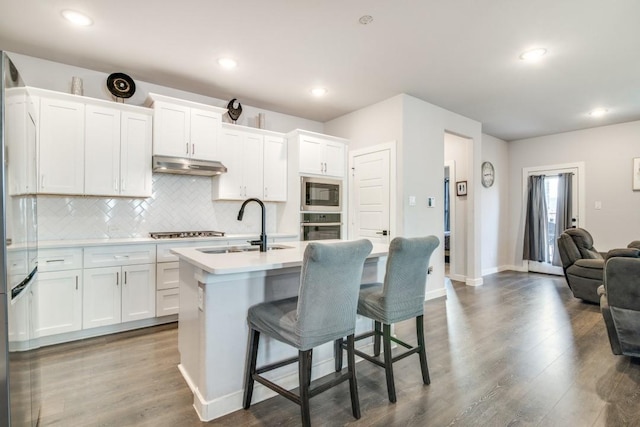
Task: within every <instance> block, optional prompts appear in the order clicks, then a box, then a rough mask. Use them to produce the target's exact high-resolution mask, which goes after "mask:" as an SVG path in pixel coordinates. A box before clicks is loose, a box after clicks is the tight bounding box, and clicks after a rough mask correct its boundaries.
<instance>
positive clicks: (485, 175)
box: [482, 162, 496, 188]
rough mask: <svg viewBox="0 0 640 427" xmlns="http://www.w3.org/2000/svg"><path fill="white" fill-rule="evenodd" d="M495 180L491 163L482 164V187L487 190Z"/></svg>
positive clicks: (494, 172)
mask: <svg viewBox="0 0 640 427" xmlns="http://www.w3.org/2000/svg"><path fill="white" fill-rule="evenodd" d="M495 180H496V171H495V169H494V168H493V165H492V164H491V162H484V163H482V185H483V186H484V187H485V188H489V187H491V186H492V185H493V183H494V181H495Z"/></svg>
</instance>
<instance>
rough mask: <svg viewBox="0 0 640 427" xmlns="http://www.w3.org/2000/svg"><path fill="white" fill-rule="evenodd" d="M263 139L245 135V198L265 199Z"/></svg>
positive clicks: (243, 177)
mask: <svg viewBox="0 0 640 427" xmlns="http://www.w3.org/2000/svg"><path fill="white" fill-rule="evenodd" d="M262 140H263V138H262V135H254V134H250V133H245V134H244V136H243V144H242V158H241V159H240V160H241V162H242V185H243V187H244V197H245V198H247V197H257V198H259V199H262V197H263V192H264V189H263V170H264V169H263V168H264V165H263V162H262V159H263V141H262Z"/></svg>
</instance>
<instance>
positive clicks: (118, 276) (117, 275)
mask: <svg viewBox="0 0 640 427" xmlns="http://www.w3.org/2000/svg"><path fill="white" fill-rule="evenodd" d="M119 284H120V273H117V272H116V286H118V285H119Z"/></svg>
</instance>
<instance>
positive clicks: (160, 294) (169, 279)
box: [156, 261, 180, 317]
mask: <svg viewBox="0 0 640 427" xmlns="http://www.w3.org/2000/svg"><path fill="white" fill-rule="evenodd" d="M179 264H180V263H179V262H178V261H173V262H159V263H158V264H157V265H156V316H157V317H160V316H168V315H170V314H178V310H179V308H180V289H179V284H180V283H179V281H178V276H179V270H180V269H179Z"/></svg>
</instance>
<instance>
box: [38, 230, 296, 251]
mask: <svg viewBox="0 0 640 427" xmlns="http://www.w3.org/2000/svg"><path fill="white" fill-rule="evenodd" d="M259 235H260V233H257V234H227V235H225V236H222V237H192V238H179V239H152V238H151V237H129V238H115V239H76V240H43V241H39V242H38V248H42V249H48V248H72V247H88V246H105V245H143V244H154V245H156V244H165V243H177V242H185V243H188V242H193V243H197V242H202V243H203V244H205V245H206V242H212V241H218V242H219V241H222V242H225V241H228V240H254V239H257V238H259ZM267 237H268V238H270V239H271V238H297V237H298V236H297V235H294V234H285V233H272V234H269V235H267Z"/></svg>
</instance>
